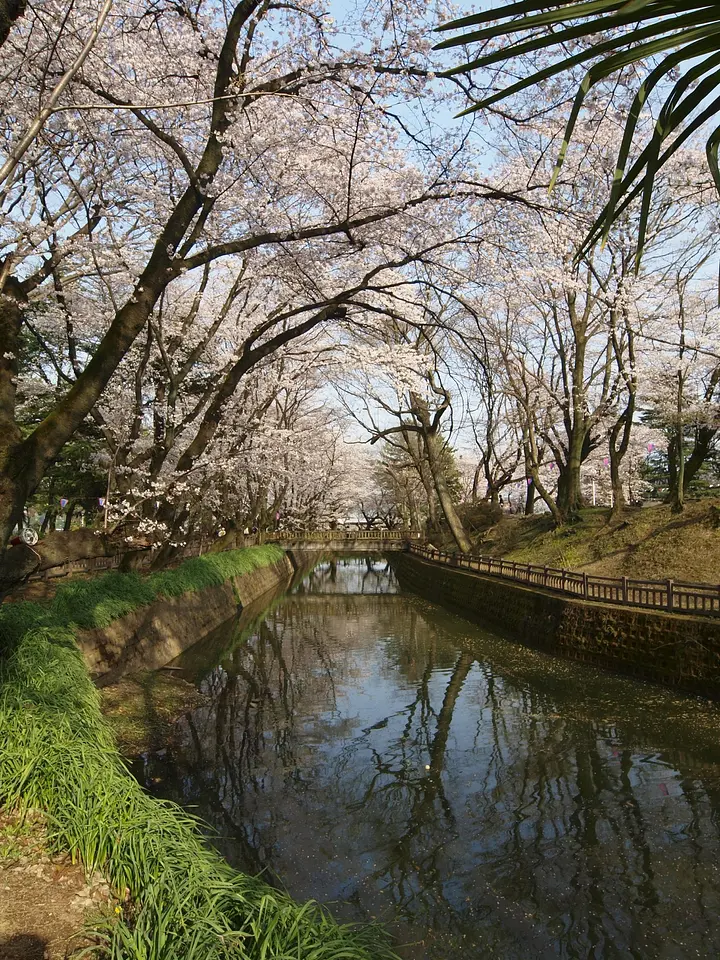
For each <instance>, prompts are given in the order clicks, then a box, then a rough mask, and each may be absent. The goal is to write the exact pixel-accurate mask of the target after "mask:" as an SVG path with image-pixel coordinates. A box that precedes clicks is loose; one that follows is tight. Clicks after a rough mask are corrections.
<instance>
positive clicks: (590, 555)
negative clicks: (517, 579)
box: [476, 500, 720, 583]
mask: <svg viewBox="0 0 720 960" xmlns="http://www.w3.org/2000/svg"><path fill="white" fill-rule="evenodd" d="M476 551H477V552H478V553H481V554H485V555H491V556H497V557H505V558H506V559H508V560H516V561H518V562H522V563H537V564H543V565H544V564H547V565H548V566H554V567H565V568H567V569H569V570H585V571H587V572H588V573H593V574H597V575H600V576H615V577H617V576H627V577H638V578H651V579H657V580H661V579H664V578H666V577H671V578H672V579H673V580H686V581H695V582H705V583H718V582H720V500H701V501H697V502H691V503H688V504H687V507H686V509H685V512H684V513H682V514H679V515H678V514H673V513H671V512H670V508H669V507H668V506H665V505H664V504H663V505H657V506H647V507H643V508H640V509H637V508H633V509H628V510H626V511H625V512H624V513H623V515H622V516H621V517H617V518H613V519H610V511H609V510H608V509H606V508H600V507H598V508H588V509H585V510H583V511H582V512H581V518H580V520H579V522H578V523H575V524H572V525H568V526H566V527H562V528H560V529H558V530H553V529H552V523H551V520H550V517H549V516H548V515H547V514H545V515H541V516H536V517H514V516H507V517H503V519H502V520H500V521H499V522H498V523H497V524H495V525H494V526H493V527H491V528H490V529H489V530H488V531H487V532H486V533H485V534H484V536H483V538H482V539H481V540H480V541H479V542H478V543H477V545H476Z"/></svg>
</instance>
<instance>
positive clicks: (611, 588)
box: [409, 543, 720, 617]
mask: <svg viewBox="0 0 720 960" xmlns="http://www.w3.org/2000/svg"><path fill="white" fill-rule="evenodd" d="M409 549H410V552H411V553H414V554H417V555H418V556H420V557H424V558H426V559H427V560H433V561H434V562H436V563H443V564H446V565H447V566H451V567H459V568H462V569H465V570H473V571H475V572H477V573H482V574H484V575H487V576H491V577H502V578H504V579H506V580H515V581H516V582H518V583H524V584H528V585H530V586H535V587H542V588H543V589H545V590H552V591H554V592H556V593H564V594H568V595H569V596H572V597H576V598H578V599H580V600H590V601H597V602H599V603H616V604H621V605H623V606H628V607H649V608H650V609H652V610H665V611H667V612H668V613H690V614H704V615H705V616H715V617H716V616H720V585H713V584H709V583H686V582H684V581H682V580H633V579H630V578H629V577H594V576H590V575H589V574H587V573H580V572H579V571H577V570H559V569H557V568H556V567H540V566H537V565H535V564H532V563H516V562H515V561H512V560H501V559H498V558H497V557H471V556H468V555H467V554H463V553H460V554H457V553H445V552H444V551H442V550H436V549H435V548H433V547H426V546H425V545H424V544H419V543H411V544H410V547H409Z"/></svg>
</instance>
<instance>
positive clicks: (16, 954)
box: [0, 811, 113, 960]
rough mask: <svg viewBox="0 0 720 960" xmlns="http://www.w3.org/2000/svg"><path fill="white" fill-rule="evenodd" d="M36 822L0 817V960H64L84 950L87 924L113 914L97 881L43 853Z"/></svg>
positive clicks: (41, 833) (41, 830)
mask: <svg viewBox="0 0 720 960" xmlns="http://www.w3.org/2000/svg"><path fill="white" fill-rule="evenodd" d="M44 840H45V830H44V827H43V824H42V819H41V818H40V817H37V816H35V817H32V816H31V817H28V818H26V820H25V821H24V822H23V821H21V820H19V818H17V817H14V816H7V815H4V814H3V813H2V811H0V960H65V958H66V957H69V956H70V955H71V954H72V953H73V951H75V950H78V949H79V948H80V947H82V946H87V944H88V941H87V940H86V939H84V938H83V937H82V936H79V933H80V931H81V930H82V928H83V923H84V922H85V920H86V919H88V918H92V917H93V916H98V915H99V913H100V912H101V911H109V910H112V909H113V907H112V903H111V897H110V892H109V890H108V888H107V885H106V884H105V883H104V882H103V880H102V878H100V877H92V878H90V879H89V880H88V879H86V877H85V873H84V871H83V869H82V867H81V866H79V865H78V864H72V863H71V862H70V860H69V858H68V857H65V856H50V855H48V853H47V851H46V849H45V844H44Z"/></svg>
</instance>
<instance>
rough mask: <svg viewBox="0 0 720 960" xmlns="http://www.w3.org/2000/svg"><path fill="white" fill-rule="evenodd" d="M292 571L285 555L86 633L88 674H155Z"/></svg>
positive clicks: (83, 646)
mask: <svg viewBox="0 0 720 960" xmlns="http://www.w3.org/2000/svg"><path fill="white" fill-rule="evenodd" d="M294 573H295V566H294V564H293V562H292V561H291V559H290V557H289V556H288V555H286V556H284V557H283V558H282V560H279V561H278V562H277V563H274V564H272V565H271V566H268V567H259V568H258V569H256V570H252V571H251V572H250V573H245V574H242V576H239V577H233V578H232V579H231V580H228V581H226V582H225V583H224V584H222V586H217V587H207V588H206V589H205V590H198V591H196V592H193V593H185V594H183V595H182V596H180V597H168V598H167V599H163V600H156V601H155V602H154V603H151V604H149V605H148V606H147V607H141V608H140V609H139V610H135V611H133V613H130V614H128V615H127V616H126V617H121V618H120V619H119V620H115V621H113V622H112V623H111V624H110V625H109V626H108V627H104V628H103V629H97V630H84V631H82V632H81V633H80V636H79V639H78V645H79V646H80V649H81V651H82V654H83V657H84V658H85V663H86V664H87V667H88V670H89V671H90V674H91V675H92V676H93V677H94V678H99V677H103V678H105V679H106V680H107V679H110V678H111V677H115V676H117V675H119V674H121V673H125V672H128V671H136V670H156V669H158V668H159V667H162V666H163V665H164V664H166V663H169V662H170V661H171V660H173V659H174V658H175V657H177V656H178V655H179V654H181V653H182V652H183V650H186V649H187V648H188V647H191V646H192V645H193V644H194V643H197V641H198V640H201V639H202V638H203V637H204V636H205V635H206V634H208V633H210V631H211V630H214V629H215V628H216V627H218V626H220V624H222V623H224V622H225V621H226V620H229V619H230V618H231V617H233V616H235V615H236V614H237V613H238V612H239V611H240V610H242V608H243V607H245V606H247V605H248V604H249V603H252V602H253V601H254V600H256V599H257V598H258V597H260V596H262V594H264V593H268V592H269V591H271V590H277V589H279V588H281V587H285V586H289V584H290V582H291V580H292V577H293V574H294Z"/></svg>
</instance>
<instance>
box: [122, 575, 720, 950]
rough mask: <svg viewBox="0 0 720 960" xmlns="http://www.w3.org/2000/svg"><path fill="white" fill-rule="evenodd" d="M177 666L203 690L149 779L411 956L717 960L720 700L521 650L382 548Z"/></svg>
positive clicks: (254, 861)
mask: <svg viewBox="0 0 720 960" xmlns="http://www.w3.org/2000/svg"><path fill="white" fill-rule="evenodd" d="M204 650H205V651H206V655H203V653H204ZM178 663H179V664H180V665H183V663H184V665H185V671H186V675H187V676H190V677H192V679H194V680H195V681H196V682H197V683H198V685H199V687H200V689H201V690H202V691H203V692H205V693H206V694H207V695H208V696H209V698H210V700H209V704H208V705H207V706H203V707H201V708H199V709H197V710H195V711H194V712H193V713H191V714H189V715H188V716H187V717H185V718H183V719H182V720H181V721H180V723H179V725H178V729H177V736H176V737H175V738H174V740H173V742H172V743H171V744H169V745H168V748H167V750H165V751H161V752H160V753H158V754H152V755H149V756H147V757H145V758H143V763H142V769H141V774H140V775H141V777H142V778H144V780H145V782H146V783H147V784H148V786H149V787H150V788H151V789H152V790H154V791H155V792H157V793H160V794H161V795H163V796H168V797H171V798H173V799H175V800H177V801H178V802H180V803H181V804H183V805H185V806H188V807H192V808H193V809H194V810H195V811H196V812H197V813H199V814H200V815H201V816H202V817H203V818H204V819H205V820H207V821H208V822H209V823H210V824H211V825H212V826H213V828H214V829H215V830H216V831H217V837H216V838H215V841H214V842H215V843H216V844H217V846H218V847H219V848H220V850H221V851H222V852H223V854H224V855H225V856H227V857H228V859H229V860H230V861H231V862H233V863H234V864H235V865H236V866H238V867H240V868H242V869H244V870H247V871H251V872H258V871H260V870H263V871H265V872H266V876H267V878H268V879H270V880H271V881H272V882H274V883H276V884H278V885H281V886H284V887H285V888H287V889H288V890H289V892H290V893H291V894H292V895H293V896H294V897H295V898H297V899H299V900H304V899H308V898H315V899H318V900H321V901H324V902H326V903H330V904H332V909H333V912H334V913H335V915H336V916H338V917H342V918H346V919H353V920H368V919H373V918H374V919H379V920H382V921H384V922H386V923H387V924H388V925H389V927H390V929H391V930H392V932H393V934H394V935H395V936H396V937H397V938H398V939H399V941H400V942H401V943H402V944H403V947H402V948H401V953H402V955H403V956H404V957H407V958H412V960H441V958H442V960H446V958H454V957H463V958H468V960H474V958H486V957H497V958H518V960H520V958H522V960H525V958H535V957H538V958H544V957H568V958H570V957H572V958H590V957H593V958H596V957H597V958H600V957H602V958H615V957H639V958H656V957H667V958H684V957H717V956H720V922H719V921H718V908H719V907H720V873H719V867H718V863H719V861H720V820H719V814H720V740H719V738H718V734H719V733H720V712H719V711H718V709H717V708H716V707H713V706H712V705H709V704H707V703H705V702H703V701H699V700H695V699H692V698H686V697H679V696H676V695H674V694H673V693H671V692H666V691H663V690H661V689H660V688H658V687H654V686H651V685H647V684H642V683H638V682H635V681H632V680H626V679H623V678H620V677H615V676H613V675H610V674H607V673H604V672H602V671H600V670H597V669H595V668H592V667H587V666H584V665H578V664H573V663H568V662H564V661H562V660H557V659H554V658H551V657H547V656H544V655H542V654H537V653H534V652H532V651H530V650H527V649H525V648H523V647H521V646H519V645H516V644H514V643H512V642H509V641H508V640H507V639H503V638H500V637H498V636H497V635H496V634H494V633H492V632H491V631H488V630H486V629H484V628H483V627H482V626H479V625H477V624H475V623H472V622H470V621H468V620H466V619H464V618H463V617H460V616H455V615H453V614H451V613H448V612H447V611H445V610H443V609H441V608H439V607H437V606H435V605H433V604H430V603H427V602H424V601H423V600H421V599H419V598H417V597H414V596H412V595H409V594H403V593H402V592H401V591H400V590H399V587H398V585H397V583H396V582H395V580H394V577H393V575H392V571H391V570H390V568H389V567H388V565H387V564H386V562H385V561H381V560H374V561H370V560H367V561H366V560H346V561H338V562H337V563H324V564H322V565H321V566H319V567H318V568H316V569H315V570H314V571H313V572H312V573H311V574H309V575H308V576H307V577H306V578H305V580H304V581H303V582H302V583H301V584H299V585H298V586H296V587H295V588H294V590H293V591H292V592H291V593H289V594H287V595H286V596H285V597H283V598H281V599H280V600H279V602H276V603H274V604H273V605H272V607H271V608H270V609H269V610H268V611H267V612H266V613H265V614H264V615H262V616H260V617H259V618H258V619H257V620H256V621H255V622H254V623H251V624H250V625H248V624H247V623H244V624H241V625H240V626H239V627H238V625H228V626H227V628H226V629H225V631H224V633H221V636H220V638H219V642H218V637H217V635H216V637H215V642H214V643H208V644H207V645H203V644H199V645H197V646H196V647H195V648H194V649H193V651H192V653H191V655H190V656H186V657H185V658H184V659H183V658H181V660H180V661H178Z"/></svg>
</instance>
